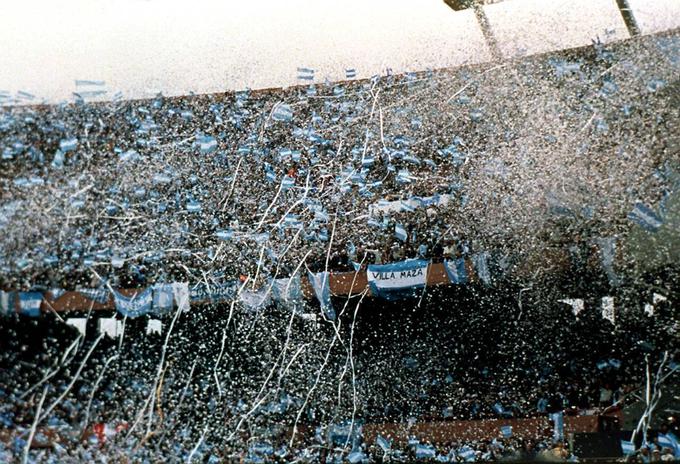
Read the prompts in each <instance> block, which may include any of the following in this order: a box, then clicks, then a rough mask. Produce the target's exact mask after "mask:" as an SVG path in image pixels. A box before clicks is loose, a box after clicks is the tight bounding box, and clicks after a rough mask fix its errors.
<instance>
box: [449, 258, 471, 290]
mask: <svg viewBox="0 0 680 464" xmlns="http://www.w3.org/2000/svg"><path fill="white" fill-rule="evenodd" d="M444 269H446V273H447V274H448V276H449V280H450V281H451V283H452V284H464V283H467V281H468V276H467V271H466V270H465V260H464V259H463V258H460V259H456V260H454V261H448V260H447V261H444Z"/></svg>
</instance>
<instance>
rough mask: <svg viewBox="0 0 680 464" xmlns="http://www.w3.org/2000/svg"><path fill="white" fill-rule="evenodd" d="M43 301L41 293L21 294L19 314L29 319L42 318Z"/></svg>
mask: <svg viewBox="0 0 680 464" xmlns="http://www.w3.org/2000/svg"><path fill="white" fill-rule="evenodd" d="M42 299H43V296H42V293H40V292H19V314H21V315H22V316H29V317H38V316H40V304H41V303H42Z"/></svg>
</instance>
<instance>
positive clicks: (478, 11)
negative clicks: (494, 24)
mask: <svg viewBox="0 0 680 464" xmlns="http://www.w3.org/2000/svg"><path fill="white" fill-rule="evenodd" d="M444 3H446V4H447V5H448V6H449V7H450V8H451V9H453V10H454V11H460V10H465V9H468V8H472V9H473V11H474V12H475V17H476V18H477V23H478V24H479V28H480V29H481V30H482V35H484V40H485V41H486V46H487V48H488V49H489V53H490V54H491V59H492V60H493V61H501V60H502V59H503V54H502V53H501V49H500V47H499V46H498V41H497V40H496V36H495V35H494V34H493V31H492V30H491V24H490V23H489V18H488V17H487V16H486V12H485V11H484V8H482V1H481V0H444Z"/></svg>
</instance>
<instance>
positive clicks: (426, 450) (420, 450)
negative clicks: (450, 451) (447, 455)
mask: <svg viewBox="0 0 680 464" xmlns="http://www.w3.org/2000/svg"><path fill="white" fill-rule="evenodd" d="M435 456H437V451H436V450H435V449H434V446H432V445H421V444H418V445H416V459H434V457H435Z"/></svg>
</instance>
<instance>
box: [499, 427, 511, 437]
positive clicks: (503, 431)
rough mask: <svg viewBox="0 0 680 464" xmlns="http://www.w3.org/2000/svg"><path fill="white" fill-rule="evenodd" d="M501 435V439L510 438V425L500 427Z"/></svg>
mask: <svg viewBox="0 0 680 464" xmlns="http://www.w3.org/2000/svg"><path fill="white" fill-rule="evenodd" d="M501 434H502V435H503V438H510V437H511V436H512V425H504V426H502V427H501Z"/></svg>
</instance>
